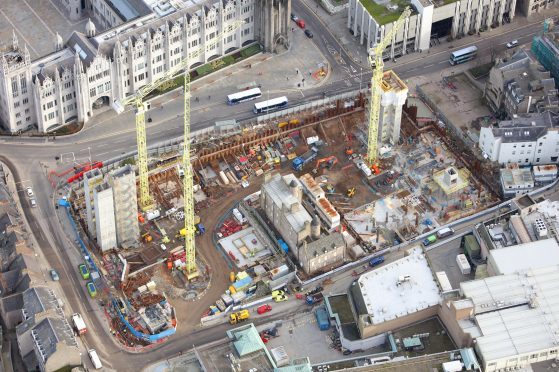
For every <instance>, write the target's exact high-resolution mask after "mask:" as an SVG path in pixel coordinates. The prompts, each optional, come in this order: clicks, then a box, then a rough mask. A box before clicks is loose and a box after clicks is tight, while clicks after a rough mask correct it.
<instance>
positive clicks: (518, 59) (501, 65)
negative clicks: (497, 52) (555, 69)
mask: <svg viewBox="0 0 559 372" xmlns="http://www.w3.org/2000/svg"><path fill="white" fill-rule="evenodd" d="M530 62H532V58H530V56H529V55H528V53H527V52H526V51H525V50H524V49H519V50H518V51H517V52H516V53H514V54H513V55H512V56H511V57H510V58H505V59H501V60H499V61H497V63H495V68H498V69H499V70H501V71H510V70H516V69H518V68H520V67H522V66H527V65H528V64H529V63H530Z"/></svg>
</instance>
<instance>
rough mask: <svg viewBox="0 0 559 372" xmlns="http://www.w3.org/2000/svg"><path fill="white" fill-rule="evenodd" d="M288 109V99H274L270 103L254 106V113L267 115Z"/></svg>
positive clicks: (260, 103)
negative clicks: (267, 113)
mask: <svg viewBox="0 0 559 372" xmlns="http://www.w3.org/2000/svg"><path fill="white" fill-rule="evenodd" d="M285 107H287V97H278V98H273V99H271V100H269V101H264V102H258V103H255V104H254V110H253V111H254V113H255V114H260V113H263V112H264V113H266V112H270V111H275V110H279V109H282V108H285Z"/></svg>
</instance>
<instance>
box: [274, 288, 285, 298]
mask: <svg viewBox="0 0 559 372" xmlns="http://www.w3.org/2000/svg"><path fill="white" fill-rule="evenodd" d="M283 295H285V292H284V291H282V290H281V289H278V290H275V291H272V298H274V297H278V296H283Z"/></svg>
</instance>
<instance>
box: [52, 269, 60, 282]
mask: <svg viewBox="0 0 559 372" xmlns="http://www.w3.org/2000/svg"><path fill="white" fill-rule="evenodd" d="M49 273H50V278H51V279H52V280H54V281H55V282H57V281H59V280H60V277H59V276H58V273H57V272H56V270H55V269H50V270H49Z"/></svg>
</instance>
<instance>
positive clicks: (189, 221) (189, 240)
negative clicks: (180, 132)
mask: <svg viewBox="0 0 559 372" xmlns="http://www.w3.org/2000/svg"><path fill="white" fill-rule="evenodd" d="M243 23H244V21H236V22H232V23H231V24H229V25H227V26H226V28H225V30H224V31H223V32H221V33H219V34H218V35H217V36H216V37H215V38H214V40H213V41H211V42H209V43H207V44H204V45H203V47H201V48H199V49H198V50H196V51H195V52H193V53H191V54H190V55H189V54H188V52H187V55H186V58H185V59H183V60H182V61H180V62H179V63H178V64H176V65H175V66H174V67H173V68H171V69H169V70H167V72H166V73H165V74H163V75H162V76H161V77H160V78H158V79H156V80H154V81H153V82H151V83H149V84H146V85H144V86H143V87H141V88H140V89H138V90H137V91H136V93H135V94H134V95H132V96H129V97H126V98H124V99H122V100H121V101H115V102H114V103H113V108H114V110H115V111H116V112H117V113H119V114H120V113H121V112H123V111H124V107H125V106H127V105H132V106H134V108H135V120H136V140H137V146H138V176H139V177H138V178H139V181H140V193H139V194H140V195H139V196H140V201H139V204H140V208H141V209H142V210H144V211H146V210H149V209H152V208H153V199H152V198H151V196H150V193H149V177H148V176H149V173H148V156H147V140H146V120H145V113H146V111H147V110H148V105H147V104H146V103H144V102H143V99H144V98H145V97H146V96H147V95H148V94H150V93H151V92H152V91H154V90H155V89H157V87H159V86H160V85H161V84H163V83H164V82H166V81H168V80H169V79H172V78H173V77H174V76H175V75H177V74H178V73H180V72H181V71H183V70H184V150H183V168H184V177H183V198H184V215H185V218H184V225H185V230H186V235H185V240H184V244H185V253H186V271H187V277H188V278H189V279H192V278H195V277H196V276H197V275H198V270H197V269H196V246H195V242H194V237H195V231H196V227H195V223H194V222H195V216H194V193H193V186H194V185H193V180H192V177H193V173H192V172H193V171H192V166H191V164H190V72H189V68H190V60H191V59H192V58H196V57H198V56H199V55H200V54H201V53H202V52H203V51H205V49H206V48H208V47H213V46H214V45H217V44H219V43H220V42H223V40H224V39H225V38H226V37H227V36H229V35H231V34H233V33H234V31H235V30H237V29H238V28H239V27H241V25H242V24H243ZM202 48H203V49H202Z"/></svg>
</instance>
